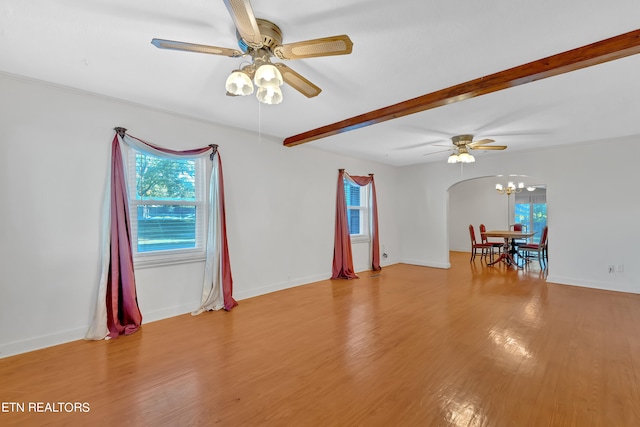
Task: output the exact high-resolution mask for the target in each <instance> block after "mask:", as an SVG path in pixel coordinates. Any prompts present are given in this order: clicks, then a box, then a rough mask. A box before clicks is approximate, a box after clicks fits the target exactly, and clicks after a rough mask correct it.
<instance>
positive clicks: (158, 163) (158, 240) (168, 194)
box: [128, 148, 206, 265]
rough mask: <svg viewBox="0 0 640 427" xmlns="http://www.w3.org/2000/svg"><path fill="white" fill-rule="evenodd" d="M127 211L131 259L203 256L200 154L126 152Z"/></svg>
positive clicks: (158, 260)
mask: <svg viewBox="0 0 640 427" xmlns="http://www.w3.org/2000/svg"><path fill="white" fill-rule="evenodd" d="M128 170H129V176H128V182H129V214H130V217H131V240H132V250H133V257H134V260H135V261H136V264H143V265H144V264H155V263H169V262H179V261H186V260H192V259H202V257H203V256H204V252H205V241H206V239H205V230H204V227H205V218H206V203H205V195H206V191H205V186H206V179H205V174H206V161H205V160H204V158H202V157H200V158H194V159H175V158H170V157H156V156H153V155H150V154H147V153H143V152H140V151H137V150H135V149H133V148H130V149H129V152H128Z"/></svg>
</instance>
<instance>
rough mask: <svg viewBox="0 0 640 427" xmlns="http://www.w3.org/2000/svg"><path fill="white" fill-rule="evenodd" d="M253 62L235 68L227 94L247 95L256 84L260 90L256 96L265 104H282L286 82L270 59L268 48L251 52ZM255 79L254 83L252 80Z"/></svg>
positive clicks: (228, 84) (227, 85)
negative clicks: (237, 68) (283, 87)
mask: <svg viewBox="0 0 640 427" xmlns="http://www.w3.org/2000/svg"><path fill="white" fill-rule="evenodd" d="M251 56H252V57H253V63H252V64H250V65H247V66H245V67H242V68H241V69H239V70H234V71H233V72H232V73H231V74H230V75H229V77H228V78H227V82H226V84H225V87H226V89H227V94H229V95H231V96H246V95H251V94H252V93H253V90H254V87H253V85H254V84H255V85H256V87H257V88H258V90H257V91H256V98H258V101H260V102H262V103H263V104H280V103H281V102H282V90H281V89H280V86H282V84H283V83H284V80H283V79H282V73H280V70H278V68H276V66H275V65H273V64H272V63H271V61H270V60H269V52H268V51H267V50H266V49H257V50H255V51H252V52H251ZM252 79H253V83H252V81H251V80H252Z"/></svg>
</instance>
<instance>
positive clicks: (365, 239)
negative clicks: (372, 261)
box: [350, 235, 371, 243]
mask: <svg viewBox="0 0 640 427" xmlns="http://www.w3.org/2000/svg"><path fill="white" fill-rule="evenodd" d="M350 237H351V243H369V242H370V241H371V238H370V237H369V236H362V235H358V236H350Z"/></svg>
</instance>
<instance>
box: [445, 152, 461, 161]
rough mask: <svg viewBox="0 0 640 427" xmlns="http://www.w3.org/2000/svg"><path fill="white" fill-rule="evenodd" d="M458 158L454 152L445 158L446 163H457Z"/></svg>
mask: <svg viewBox="0 0 640 427" xmlns="http://www.w3.org/2000/svg"><path fill="white" fill-rule="evenodd" d="M459 161H460V159H459V158H458V155H457V154H456V153H451V155H450V156H449V158H448V159H447V163H458V162H459Z"/></svg>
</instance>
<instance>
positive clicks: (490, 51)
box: [0, 0, 640, 165]
mask: <svg viewBox="0 0 640 427" xmlns="http://www.w3.org/2000/svg"><path fill="white" fill-rule="evenodd" d="M251 3H252V6H253V10H254V12H255V15H256V16H257V17H259V18H265V19H268V20H271V21H273V22H275V23H276V24H277V25H278V26H280V28H281V29H282V32H283V42H284V43H291V42H296V41H302V40H308V39H312V38H318V37H326V36H332V35H338V34H345V33H346V34H348V35H349V36H350V37H351V39H352V41H353V43H354V46H353V53H352V54H351V55H346V56H333V57H322V58H312V59H303V60H296V61H287V65H289V66H290V67H291V68H293V69H294V70H295V71H297V72H298V73H300V74H302V75H304V76H305V77H307V78H308V79H309V80H311V81H312V82H314V83H315V84H317V85H318V86H320V87H321V88H322V89H323V92H322V93H321V94H320V95H319V96H317V97H315V98H312V99H308V98H306V97H304V96H302V95H301V94H300V93H298V92H296V91H295V90H293V89H292V88H290V87H285V88H284V90H283V92H284V101H283V103H282V104H280V105H276V106H268V105H261V104H259V103H258V101H257V100H256V99H255V97H253V96H251V97H228V96H226V95H225V89H224V83H225V80H226V77H227V76H228V74H229V73H230V72H231V71H232V70H234V69H236V68H238V67H239V66H240V64H241V63H242V62H243V61H246V59H242V58H228V57H224V56H215V55H204V54H196V53H189V52H177V51H169V50H161V49H157V48H155V47H154V46H153V45H151V43H150V41H151V39H152V38H153V37H158V38H164V39H171V40H179V41H186V42H192V43H199V44H208V45H215V46H221V47H229V48H236V47H237V42H236V38H235V29H234V27H233V21H232V19H231V17H230V15H229V13H228V11H227V8H226V7H225V5H224V3H223V1H222V0H183V1H177V0H173V1H172V0H137V1H134V0H49V1H37V0H2V2H0V71H2V72H5V73H9V74H14V75H20V76H26V77H29V78H33V79H38V80H43V81H47V82H51V83H55V84H58V85H64V86H68V87H72V88H77V89H80V90H83V91H88V92H92V93H97V94H102V95H107V96H110V97H115V98H119V99H123V100H127V101H131V102H135V103H139V104H143V105H148V106H152V107H155V108H159V109H162V110H167V111H171V112H175V113H178V114H182V115H187V116H191V117H195V118H198V119H204V120H207V121H211V122H215V123H220V124H224V125H227V126H233V127H238V128H243V129H248V130H253V131H256V132H260V133H261V134H263V135H272V136H275V137H277V138H278V139H280V140H283V139H284V138H286V137H289V136H292V135H295V134H298V133H301V132H305V131H308V130H311V129H314V128H317V127H320V126H324V125H327V124H331V123H334V122H337V121H340V120H344V119H347V118H350V117H353V116H356V115H360V114H364V113H367V112H369V111H372V110H375V109H378V108H381V107H385V106H388V105H391V104H395V103H398V102H401V101H404V100H407V99H410V98H414V97H417V96H420V95H424V94H427V93H430V92H434V91H437V90H440V89H443V88H446V87H449V86H453V85H456V84H459V83H462V82H465V81H468V80H472V79H475V78H478V77H482V76H485V75H488V74H491V73H495V72H498V71H502V70H505V69H508V68H511V67H515V66H518V65H521V64H524V63H527V62H530V61H534V60H537V59H541V58H544V57H546V56H550V55H553V54H556V53H560V52H564V51H566V50H569V49H573V48H577V47H580V46H583V45H586V44H590V43H593V42H596V41H598V40H602V39H606V38H609V37H613V36H616V35H619V34H623V33H626V32H628V31H632V30H636V29H638V27H639V21H638V17H639V16H640V1H638V0H614V1H610V2H605V1H602V0H563V1H558V0H537V1H530V0H526V1H525V0H467V1H463V0H449V1H433V0H432V1H427V0H396V1H393V2H391V1H388V0H323V1H314V2H310V1H295V0H252V2H251ZM639 69H640V55H636V56H631V57H627V58H624V59H619V60H616V61H613V62H609V63H605V64H601V65H597V66H594V67H590V68H587V69H583V70H580V71H574V72H571V73H568V74H563V75H560V76H557V77H552V78H549V79H545V80H542V81H538V82H535V83H529V84H526V85H523V86H518V87H515V88H511V89H506V90H503V91H500V92H496V93H493V94H490V95H485V96H481V97H478V98H473V99H469V100H466V101H462V102H458V103H455V104H450V105H448V106H446V107H440V108H437V109H433V110H429V111H425V112H422V113H418V114H413V115H411V116H407V117H403V118H399V119H395V120H391V121H388V122H385V123H382V124H377V125H373V126H368V127H365V128H361V129H358V130H354V131H350V132H346V133H343V134H339V135H336V136H332V137H329V138H324V139H320V140H317V141H313V142H310V143H308V144H309V145H310V146H313V147H316V148H318V149H323V150H331V151H336V152H340V153H343V154H347V155H352V156H356V157H361V158H366V159H371V160H375V161H379V162H384V163H388V164H392V165H408V164H415V163H423V162H429V161H443V162H444V161H446V157H447V155H448V154H449V153H448V152H441V153H437V154H430V153H434V152H436V151H441V150H443V149H446V147H442V146H437V145H436V146H434V145H431V143H438V144H441V143H443V142H446V141H447V140H448V138H449V137H451V136H453V135H457V134H462V133H471V134H474V135H476V137H477V138H492V139H495V140H496V141H497V144H506V145H508V146H509V149H508V151H516V150H529V149H537V148H542V147H548V146H552V145H557V144H570V143H579V142H585V141H590V140H597V139H603V138H610V137H619V136H629V135H636V134H640V120H638V113H639V112H640V96H639V94H640V79H639V78H638V77H637V76H638V70H639ZM0 96H1V94H0ZM290 149H292V150H295V149H296V147H292V148H290ZM501 153H503V152H501V151H484V152H479V151H475V152H474V154H476V158H477V159H478V161H481V160H482V157H484V156H500V155H501ZM425 154H430V155H425Z"/></svg>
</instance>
